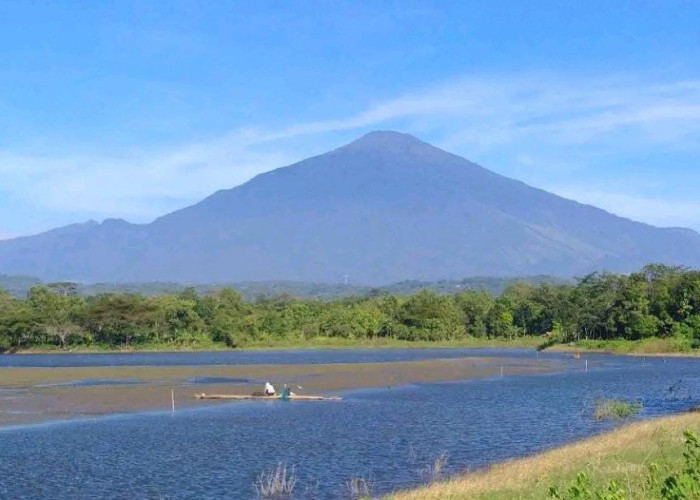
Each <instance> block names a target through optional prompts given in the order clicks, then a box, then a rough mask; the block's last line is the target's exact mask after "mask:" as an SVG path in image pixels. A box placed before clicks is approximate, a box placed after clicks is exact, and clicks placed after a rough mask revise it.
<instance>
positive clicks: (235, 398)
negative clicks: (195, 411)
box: [194, 394, 343, 401]
mask: <svg viewBox="0 0 700 500" xmlns="http://www.w3.org/2000/svg"><path fill="white" fill-rule="evenodd" d="M194 397H195V398H197V399H228V400H231V401H248V400H256V401H275V400H277V401H281V400H284V399H285V398H283V397H282V396H281V395H279V396H258V395H249V396H248V395H245V394H195V396H194ZM341 399H343V398H339V397H337V396H330V397H326V396H303V395H300V394H292V395H291V396H289V397H288V398H286V400H287V401H340V400H341Z"/></svg>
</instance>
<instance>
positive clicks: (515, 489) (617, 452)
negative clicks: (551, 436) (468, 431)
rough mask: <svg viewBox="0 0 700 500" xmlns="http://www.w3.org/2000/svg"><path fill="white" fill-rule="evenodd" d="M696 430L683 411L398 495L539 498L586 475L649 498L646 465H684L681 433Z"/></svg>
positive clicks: (695, 419) (595, 485)
mask: <svg viewBox="0 0 700 500" xmlns="http://www.w3.org/2000/svg"><path fill="white" fill-rule="evenodd" d="M686 429H690V430H693V431H696V432H697V431H698V430H700V414H699V413H686V414H683V415H677V416H672V417H665V418H660V419H656V420H650V421H645V422H638V423H634V424H631V425H628V426H625V427H622V428H620V429H617V430H615V431H613V432H609V433H606V434H603V435H600V436H597V437H594V438H591V439H587V440H585V441H581V442H578V443H574V444H571V445H568V446H564V447H562V448H558V449H555V450H552V451H548V452H546V453H542V454H540V455H536V456H533V457H528V458H523V459H518V460H513V461H510V462H506V463H503V464H499V465H495V466H493V467H491V468H489V469H487V470H484V471H480V472H474V473H469V474H466V475H464V476H462V477H459V478H456V479H453V480H451V481H448V482H445V483H437V484H433V485H431V486H428V487H425V488H421V489H417V490H413V491H408V492H401V493H397V494H395V495H393V496H391V497H390V498H393V499H396V500H409V499H430V498H440V499H479V498H482V499H513V498H519V499H543V498H547V497H548V494H549V489H550V487H552V486H554V487H556V488H558V489H559V490H560V491H565V490H566V489H567V488H568V487H569V486H570V485H571V483H572V482H573V481H574V480H575V478H576V476H577V474H579V473H580V472H585V473H586V474H587V475H588V476H589V477H590V479H591V486H592V489H600V490H603V489H605V488H607V487H608V485H609V483H610V481H616V482H617V483H618V484H619V485H620V486H621V487H623V488H624V489H625V490H626V491H628V492H629V498H649V497H650V496H649V492H648V491H647V490H646V489H645V487H646V485H645V481H646V479H647V478H648V473H649V467H650V465H651V464H652V463H657V464H663V466H662V473H663V472H667V471H666V470H665V468H668V470H676V469H679V468H680V467H681V466H682V464H683V451H684V438H683V431H684V430H686Z"/></svg>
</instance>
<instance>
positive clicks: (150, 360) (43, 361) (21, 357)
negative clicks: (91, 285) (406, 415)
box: [0, 349, 565, 368]
mask: <svg viewBox="0 0 700 500" xmlns="http://www.w3.org/2000/svg"><path fill="white" fill-rule="evenodd" d="M503 355H507V356H509V357H530V356H532V351H528V350H513V349H366V350H362V349H360V350H350V349H347V350H345V349H328V350H281V351H272V350H270V351H267V350H266V351H221V352H191V353H190V352H136V353H116V354H115V353H105V354H0V367H37V368H39V367H44V368H47V367H72V366H76V367H77V366H204V365H257V364H325V363H377V362H386V361H420V360H424V359H436V358H462V357H465V356H503ZM550 356H552V355H550ZM554 356H556V355H554ZM560 357H562V358H564V357H565V356H564V355H560Z"/></svg>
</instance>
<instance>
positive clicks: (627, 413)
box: [593, 399, 642, 420]
mask: <svg viewBox="0 0 700 500" xmlns="http://www.w3.org/2000/svg"><path fill="white" fill-rule="evenodd" d="M640 411H642V404H641V403H629V402H627V401H620V400H619V399H599V400H598V401H596V402H595V408H594V410H593V418H594V419H595V420H623V419H626V418H630V417H634V416H635V415H637V414H638V413H639V412H640Z"/></svg>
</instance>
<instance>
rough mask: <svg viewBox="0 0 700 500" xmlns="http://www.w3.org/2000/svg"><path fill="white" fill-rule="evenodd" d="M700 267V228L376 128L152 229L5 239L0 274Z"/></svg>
mask: <svg viewBox="0 0 700 500" xmlns="http://www.w3.org/2000/svg"><path fill="white" fill-rule="evenodd" d="M649 262H663V263H667V264H682V265H687V266H692V267H696V266H698V265H700V235H699V234H697V233H695V232H693V231H691V230H688V229H661V228H656V227H653V226H650V225H647V224H642V223H639V222H633V221H631V220H628V219H624V218H621V217H617V216H615V215H612V214H610V213H608V212H605V211H603V210H600V209H597V208H595V207H592V206H588V205H582V204H580V203H576V202H574V201H571V200H567V199H564V198H561V197H559V196H555V195H553V194H551V193H548V192H546V191H542V190H540V189H536V188H533V187H530V186H528V185H526V184H524V183H522V182H519V181H516V180H513V179H509V178H507V177H503V176H501V175H498V174H495V173H493V172H491V171H489V170H487V169H485V168H483V167H481V166H479V165H476V164H475V163H472V162H470V161H468V160H465V159H463V158H460V157H458V156H455V155H453V154H450V153H447V152H445V151H442V150H440V149H438V148H436V147H433V146H431V145H429V144H426V143H424V142H422V141H420V140H418V139H416V138H414V137H412V136H410V135H406V134H401V133H397V132H372V133H370V134H367V135H365V136H364V137H362V138H360V139H358V140H356V141H354V142H352V143H350V144H348V145H346V146H343V147H341V148H338V149H336V150H334V151H331V152H329V153H326V154H323V155H320V156H316V157H313V158H309V159H307V160H304V161H301V162H299V163H296V164H294V165H291V166H288V167H284V168H280V169H277V170H274V171H272V172H268V173H265V174H261V175H259V176H257V177H255V178H254V179H252V180H250V181H249V182H247V183H245V184H243V185H241V186H238V187H236V188H233V189H229V190H224V191H219V192H217V193H215V194H213V195H212V196H210V197H209V198H206V199H205V200H203V201H202V202H200V203H198V204H196V205H193V206H191V207H188V208H185V209H183V210H179V211H177V212H173V213H171V214H168V215H165V216H164V217H161V218H159V219H157V220H155V221H154V222H152V223H150V224H144V225H138V224H129V223H128V222H125V221H122V220H106V221H104V222H103V223H101V224H98V223H96V222H88V223H86V224H78V225H72V226H68V227H65V228H61V229H56V230H53V231H49V232H47V233H43V234H40V235H37V236H31V237H25V238H18V239H14V240H9V241H3V242H0V273H5V274H26V275H32V276H37V277H39V278H40V279H43V280H75V281H84V282H99V281H102V282H144V281H176V282H187V283H213V282H236V281H275V280H290V281H307V282H309V281H313V282H326V283H337V282H341V281H343V280H344V279H345V278H346V276H347V279H348V280H349V281H350V282H351V283H356V284H370V285H376V284H384V283H390V282H397V281H401V280H408V279H410V280H437V279H449V278H461V277H465V276H478V275H481V276H484V275H486V276H514V275H537V274H549V275H556V276H562V277H571V276H577V275H583V274H585V273H588V272H590V271H593V270H601V269H605V270H610V271H621V272H625V271H631V270H634V269H637V268H639V267H641V266H643V265H644V264H646V263H649Z"/></svg>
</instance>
